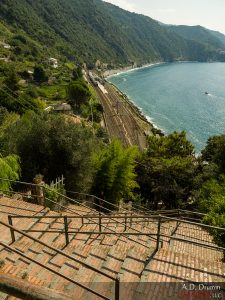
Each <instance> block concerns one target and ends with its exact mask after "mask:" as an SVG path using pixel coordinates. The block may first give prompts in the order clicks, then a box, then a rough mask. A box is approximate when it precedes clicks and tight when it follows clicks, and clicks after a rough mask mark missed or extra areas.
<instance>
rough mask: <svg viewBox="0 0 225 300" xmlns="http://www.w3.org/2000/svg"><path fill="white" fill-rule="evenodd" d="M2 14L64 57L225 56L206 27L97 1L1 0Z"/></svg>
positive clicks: (117, 61)
mask: <svg viewBox="0 0 225 300" xmlns="http://www.w3.org/2000/svg"><path fill="white" fill-rule="evenodd" d="M0 18H1V20H2V21H4V22H5V24H6V25H8V26H10V27H11V28H16V29H21V30H23V31H24V32H25V33H26V34H28V35H30V36H31V37H32V38H33V39H34V40H36V41H38V42H39V43H41V44H42V45H44V46H46V47H48V48H55V49H57V50H58V51H59V52H60V53H62V54H63V55H65V56H66V57H67V58H69V59H80V60H82V61H85V62H88V63H94V62H95V61H96V60H98V59H100V60H101V61H102V62H105V63H108V64H111V65H113V66H115V65H118V64H128V63H131V62H137V63H138V64H142V63H147V62H151V61H173V60H199V61H207V60H222V61H225V54H224V53H223V52H222V51H223V50H224V49H225V45H224V44H223V43H222V42H221V41H220V39H219V38H218V37H216V36H215V35H212V34H210V32H209V31H206V30H205V29H204V28H203V29H201V31H202V32H201V33H200V34H198V32H199V28H193V30H194V32H195V33H194V34H193V36H194V38H193V36H192V35H190V34H187V32H182V30H181V29H182V28H179V27H176V28H175V27H174V28H171V27H168V26H163V25H161V24H159V23H158V22H157V21H155V20H153V19H151V18H149V17H146V16H143V15H138V14H135V13H131V12H127V11H125V10H123V9H120V8H119V7H116V6H114V5H112V4H109V3H106V2H103V1H101V0H35V1H33V0H1V2H0ZM183 31H184V30H183ZM207 33H208V35H207ZM195 37H196V38H195ZM209 45H210V46H209Z"/></svg>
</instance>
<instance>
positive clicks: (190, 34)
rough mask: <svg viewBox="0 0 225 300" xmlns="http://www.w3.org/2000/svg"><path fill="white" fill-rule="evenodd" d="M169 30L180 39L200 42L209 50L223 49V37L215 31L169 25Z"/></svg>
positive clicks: (224, 44)
mask: <svg viewBox="0 0 225 300" xmlns="http://www.w3.org/2000/svg"><path fill="white" fill-rule="evenodd" d="M169 28H170V29H171V30H172V31H174V32H175V33H177V34H179V35H180V36H181V37H183V38H186V39H188V40H193V41H201V43H204V44H205V45H207V46H208V47H209V48H211V49H214V48H215V47H216V48H217V49H223V48H224V46H225V36H224V35H223V34H222V33H220V32H217V31H212V30H209V29H207V28H204V27H202V26H199V25H197V26H186V25H179V26H175V25H169Z"/></svg>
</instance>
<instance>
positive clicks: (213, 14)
mask: <svg viewBox="0 0 225 300" xmlns="http://www.w3.org/2000/svg"><path fill="white" fill-rule="evenodd" d="M105 2H110V3H112V4H115V5H117V6H119V7H121V8H123V9H126V10H129V11H132V12H136V13H140V14H144V15H146V16H149V17H151V18H153V19H155V20H158V21H161V22H163V23H166V24H176V25H201V26H204V27H207V28H209V29H212V30H216V31H220V32H222V33H224V34H225V0H105Z"/></svg>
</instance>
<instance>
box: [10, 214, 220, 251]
mask: <svg viewBox="0 0 225 300" xmlns="http://www.w3.org/2000/svg"><path fill="white" fill-rule="evenodd" d="M9 218H11V219H12V218H33V216H9ZM35 218H37V219H42V218H52V219H58V218H64V219H65V218H70V219H77V218H86V216H61V217H59V216H49V217H48V216H44V217H42V216H37V217H35ZM88 218H89V219H92V218H93V219H95V218H98V219H99V223H98V225H99V227H100V230H99V231H98V232H96V231H91V232H90V231H73V230H68V228H67V231H66V234H72V233H73V234H74V233H81V234H112V233H111V232H107V231H104V232H102V231H101V226H102V223H101V219H104V218H109V219H110V218H111V217H110V216H96V215H88ZM114 218H117V219H121V218H124V217H122V216H116V217H114ZM127 218H132V219H145V220H146V219H152V218H153V219H158V222H159V223H161V221H162V220H163V219H166V220H169V221H176V222H179V224H181V223H185V224H191V225H195V226H201V227H204V228H210V229H217V230H222V231H225V228H222V227H216V226H211V225H206V224H202V223H197V222H192V221H187V220H183V219H177V218H171V217H166V216H162V215H148V216H146V215H145V216H132V215H131V216H127ZM159 223H158V231H159V232H158V233H157V234H151V233H142V232H138V233H134V232H126V233H125V232H124V233H123V235H124V236H127V235H134V236H135V235H147V236H155V235H157V236H158V239H159V236H164V237H170V239H177V238H175V237H173V234H172V235H170V236H168V235H164V234H161V233H160V228H159V225H160V224H159ZM108 229H109V230H110V228H108ZM28 231H29V232H43V231H42V230H28ZM46 232H59V233H61V232H62V231H56V230H55V231H53V230H49V231H46ZM114 234H116V235H117V234H121V233H120V232H116V231H114ZM180 240H183V241H185V240H184V239H180ZM187 241H189V240H187ZM189 242H190V243H193V244H198V245H203V244H201V243H198V242H195V241H189ZM207 242H208V241H207ZM208 246H209V245H208ZM210 247H213V248H215V249H223V248H222V247H217V246H212V245H210ZM224 249H225V248H224Z"/></svg>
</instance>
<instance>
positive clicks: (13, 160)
mask: <svg viewBox="0 0 225 300" xmlns="http://www.w3.org/2000/svg"><path fill="white" fill-rule="evenodd" d="M19 178H20V159H19V157H18V156H16V155H9V156H6V157H3V156H2V155H1V154H0V190H2V191H8V190H10V187H11V182H10V181H7V180H2V179H9V180H18V179H19Z"/></svg>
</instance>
